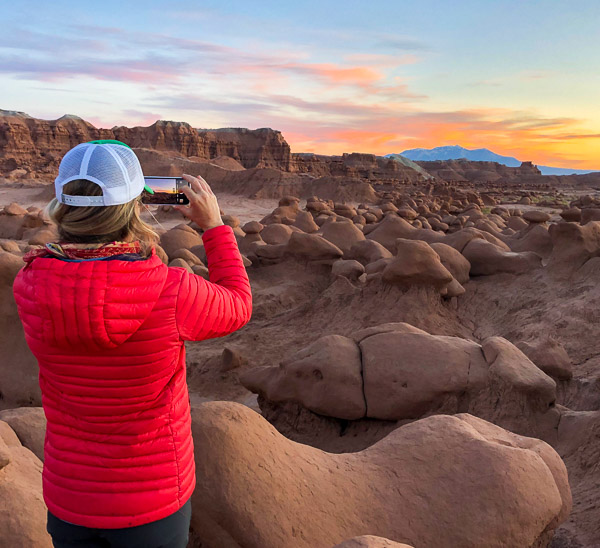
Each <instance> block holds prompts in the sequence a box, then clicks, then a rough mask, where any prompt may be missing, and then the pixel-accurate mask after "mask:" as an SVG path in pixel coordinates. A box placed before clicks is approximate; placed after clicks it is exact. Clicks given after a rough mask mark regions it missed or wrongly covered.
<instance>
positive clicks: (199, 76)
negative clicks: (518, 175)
mask: <svg viewBox="0 0 600 548" xmlns="http://www.w3.org/2000/svg"><path fill="white" fill-rule="evenodd" d="M199 16H200V15H199ZM22 30H23V34H22V40H19V41H14V40H13V39H12V38H11V37H9V36H8V35H4V36H3V37H0V74H3V75H5V76H8V77H9V78H11V79H13V80H20V81H21V82H22V81H28V82H33V84H32V88H33V87H35V88H44V89H45V90H46V92H50V90H51V88H55V91H60V92H67V91H72V90H74V89H76V90H79V89H81V88H82V87H83V86H84V85H89V86H90V89H92V88H93V86H94V85H95V84H94V81H96V82H97V83H98V85H101V86H102V87H105V86H106V87H108V88H110V89H116V90H120V89H127V90H128V91H129V92H130V94H129V96H128V97H129V98H128V99H123V100H122V101H121V100H120V95H119V94H118V93H117V94H116V95H115V96H116V97H119V101H120V102H119V101H117V102H116V103H115V105H114V108H113V110H112V116H113V117H114V120H111V114H110V111H109V110H108V109H106V110H105V111H103V113H102V114H97V115H94V114H92V116H90V117H89V119H90V121H92V122H93V123H95V124H102V125H103V127H107V126H108V127H110V126H112V125H120V124H123V123H127V124H134V125H149V124H150V123H152V122H153V121H154V120H155V119H158V118H162V117H166V118H168V119H174V120H181V121H188V122H190V123H192V124H194V125H196V126H205V125H206V124H207V123H208V122H207V121H208V120H211V121H215V122H214V123H215V124H218V125H221V126H248V127H264V126H270V127H273V128H276V129H280V130H282V131H283V132H284V136H285V137H286V138H287V139H288V141H289V142H290V144H291V145H292V147H293V150H295V151H298V152H300V151H312V152H320V153H339V152H342V151H366V152H374V153H379V154H384V153H389V152H398V151H400V150H403V149H404V148H411V147H418V146H423V147H431V146H439V145H444V144H461V145H463V146H468V147H482V146H484V147H488V148H493V149H494V150H495V151H496V152H499V153H503V154H508V155H512V156H517V157H519V158H521V159H533V160H534V161H536V162H539V163H544V164H551V163H552V162H553V161H554V162H556V160H557V159H562V158H564V157H565V155H566V154H567V151H568V152H569V154H570V159H571V165H572V166H573V167H576V165H575V164H576V163H577V162H578V161H579V158H580V157H581V154H583V153H581V154H580V155H579V156H578V148H577V147H579V148H582V146H583V145H585V144H586V143H592V142H596V141H597V139H598V138H599V137H600V134H598V133H596V132H595V131H593V130H590V131H586V129H585V120H581V119H578V118H576V117H566V116H544V115H542V114H540V113H539V112H538V111H534V110H533V109H529V110H528V109H516V108H514V109H510V108H496V109H493V108H468V109H460V108H452V107H447V108H444V109H442V108H439V105H437V107H436V105H435V103H434V102H433V100H432V99H431V98H430V97H429V96H428V95H426V94H425V93H422V92H419V91H416V89H415V86H413V84H412V82H413V80H410V79H408V78H406V77H405V76H404V74H405V72H406V69H407V67H411V66H412V65H419V64H420V63H422V62H423V59H424V58H425V57H426V56H427V52H428V51H431V50H430V47H429V46H428V45H427V44H425V43H423V42H421V41H419V40H415V39H412V38H410V37H402V36H401V37H398V36H390V35H386V34H381V33H374V32H365V33H363V34H362V35H361V36H360V40H361V42H365V43H369V44H370V45H371V46H372V45H376V46H377V52H376V53H374V52H373V50H372V49H365V50H361V49H359V48H357V49H343V48H341V49H342V50H341V51H339V50H335V51H334V50H332V51H321V50H320V49H319V48H311V47H309V46H305V47H296V46H294V45H293V44H289V47H277V48H274V47H269V45H268V44H265V43H264V42H261V41H256V42H252V43H251V44H250V45H248V47H243V46H241V45H239V44H236V46H233V45H231V44H232V43H233V42H229V43H226V42H223V43H222V42H218V41H211V40H209V39H196V38H193V37H190V36H186V37H178V36H173V35H170V34H168V33H166V32H140V31H134V30H126V29H120V28H115V27H99V26H93V25H86V26H82V25H77V26H71V27H67V28H66V29H59V28H57V29H56V30H55V31H50V30H47V31H44V32H43V33H42V32H39V31H34V30H29V29H22ZM307 32H313V35H312V36H313V38H316V37H318V38H322V37H323V36H324V33H325V32H326V31H325V30H323V29H311V30H310V31H307ZM332 32H333V31H332ZM335 33H336V37H337V38H339V40H340V43H352V40H353V39H354V40H355V41H356V36H354V37H353V36H352V32H350V31H348V30H346V29H335ZM263 34H264V33H263ZM90 37H94V38H90ZM417 68H419V67H417ZM553 76H554V75H553V73H551V72H549V71H541V70H540V71H536V70H533V69H532V70H527V71H520V72H515V73H514V74H513V75H512V77H511V78H512V79H514V80H515V81H518V82H521V83H522V85H523V86H528V87H532V86H534V85H538V83H539V82H543V80H544V79H549V78H551V77H553ZM90 82H91V84H90ZM528 82H529V83H528ZM49 84H50V85H49ZM505 84H506V80H505V79H504V78H503V77H499V76H497V75H491V76H490V78H488V79H482V80H480V81H479V82H478V84H477V85H479V86H493V87H498V88H500V86H503V85H505ZM471 85H472V84H471ZM111 86H112V87H111ZM133 96H134V99H132V97H133ZM94 100H104V101H105V102H108V98H106V97H104V96H102V97H96V98H89V100H88V103H90V104H91V102H92V101H94ZM76 113H77V112H76ZM77 114H79V113H77ZM565 143H566V144H565ZM588 154H589V152H588Z"/></svg>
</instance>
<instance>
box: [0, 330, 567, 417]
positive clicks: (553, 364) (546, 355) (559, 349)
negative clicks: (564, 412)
mask: <svg viewBox="0 0 600 548" xmlns="http://www.w3.org/2000/svg"><path fill="white" fill-rule="evenodd" d="M517 348H518V349H519V350H521V352H523V354H525V355H526V356H527V357H528V358H529V359H530V360H531V361H532V362H533V363H535V365H537V366H538V367H539V368H540V369H541V370H542V371H543V372H544V373H546V375H550V376H551V377H554V378H556V379H559V380H562V381H568V380H569V379H570V378H572V377H573V362H572V361H571V358H569V355H568V354H567V351H566V350H565V349H564V347H563V345H562V344H560V343H559V342H558V341H557V340H555V339H552V338H550V337H545V338H544V339H542V340H537V341H521V342H519V343H517ZM1 418H2V414H1V413H0V419H1Z"/></svg>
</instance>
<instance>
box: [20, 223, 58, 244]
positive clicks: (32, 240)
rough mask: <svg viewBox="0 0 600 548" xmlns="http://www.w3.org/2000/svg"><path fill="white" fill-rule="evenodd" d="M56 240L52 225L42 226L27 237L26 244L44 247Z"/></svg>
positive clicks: (55, 232)
mask: <svg viewBox="0 0 600 548" xmlns="http://www.w3.org/2000/svg"><path fill="white" fill-rule="evenodd" d="M57 239H58V232H57V230H56V228H55V227H54V226H53V225H42V226H40V227H39V228H37V229H35V231H34V232H33V234H32V235H31V236H29V239H28V240H27V243H28V244H29V245H46V244H47V243H49V242H54V241H56V240H57Z"/></svg>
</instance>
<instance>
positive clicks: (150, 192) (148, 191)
mask: <svg viewBox="0 0 600 548" xmlns="http://www.w3.org/2000/svg"><path fill="white" fill-rule="evenodd" d="M144 190H145V191H146V192H147V193H148V194H154V190H152V189H151V188H150V187H149V186H148V185H144Z"/></svg>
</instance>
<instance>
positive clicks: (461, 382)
mask: <svg viewBox="0 0 600 548" xmlns="http://www.w3.org/2000/svg"><path fill="white" fill-rule="evenodd" d="M332 337H333V338H332ZM335 337H338V336H335V335H328V336H326V337H321V338H320V339H317V340H316V341H315V342H313V343H312V344H311V345H309V346H308V347H307V348H305V349H304V350H301V351H300V352H299V355H300V356H303V355H304V354H306V353H308V354H309V355H310V357H311V360H302V359H297V358H294V359H293V361H292V364H291V366H290V365H288V364H286V367H280V368H279V369H278V368H276V367H267V368H259V369H256V370H254V371H253V372H251V373H249V374H248V375H249V376H248V377H244V378H242V383H243V384H244V386H246V387H247V388H248V389H249V390H251V391H253V392H256V393H258V394H260V395H261V396H262V397H263V398H264V399H265V400H267V401H273V402H275V403H286V402H296V403H299V404H300V405H301V406H303V407H306V408H307V409H310V410H311V411H314V412H316V413H318V414H320V415H325V416H330V417H336V418H340V419H346V418H349V417H350V416H354V419H353V420H356V419H358V418H361V417H360V416H358V415H359V414H360V413H363V412H364V413H365V415H364V416H366V417H367V418H371V419H379V420H387V421H399V420H414V419H417V418H421V417H423V416H427V415H430V414H438V413H451V414H452V413H459V412H469V413H471V414H473V415H476V416H478V417H480V418H483V419H486V420H490V421H491V422H494V423H496V424H499V425H500V426H502V427H504V428H509V429H511V430H512V431H515V432H518V433H520V434H524V435H535V436H537V437H539V436H540V435H545V434H547V433H548V432H549V431H552V429H553V428H555V426H556V425H557V424H558V421H559V418H560V417H559V414H558V412H557V410H556V409H555V407H554V406H555V402H556V383H555V381H554V380H553V379H551V378H550V377H549V376H548V375H547V374H545V373H544V372H543V371H542V370H541V369H539V368H538V367H537V366H536V365H535V364H534V363H533V362H532V361H531V360H529V359H528V358H527V356H526V355H525V354H523V352H521V351H520V350H519V349H518V348H517V347H515V346H514V345H512V344H511V343H509V342H508V341H507V340H505V339H502V338H500V337H491V338H489V339H485V340H484V342H483V344H482V345H479V344H477V343H475V342H473V341H468V340H465V339H461V338H458V337H447V336H439V335H430V334H429V333H427V332H425V331H422V330H420V329H417V328H414V327H413V326H410V325H408V324H403V323H389V324H383V325H381V326H375V327H371V328H367V329H363V330H360V331H359V332H357V333H354V334H353V335H352V337H351V340H352V341H353V343H355V344H358V345H359V346H360V351H359V352H358V356H359V359H360V361H361V364H362V366H361V368H358V369H357V370H358V371H359V372H360V373H361V377H358V376H356V377H353V381H352V383H351V384H350V386H351V388H352V390H353V392H352V393H353V394H355V396H354V397H353V398H351V397H349V396H348V402H356V401H360V399H358V396H357V394H358V393H359V392H360V393H361V394H362V395H363V397H364V400H365V408H364V411H363V409H362V408H361V407H358V406H357V405H354V404H352V405H344V403H343V398H338V397H337V392H336V391H335V390H334V389H333V388H332V387H331V386H329V384H330V383H331V384H334V383H335V382H339V381H336V377H338V376H339V371H340V370H344V368H345V367H347V364H346V362H347V361H348V358H347V356H346V354H347V355H350V356H352V355H354V353H353V350H352V345H351V344H350V342H349V341H350V339H346V338H345V337H342V338H341V339H337V338H335ZM341 340H343V343H344V344H343V349H342V350H340V351H336V346H339V347H340V348H342V344H341V342H340V341H341ZM334 343H335V345H336V346H334ZM323 349H324V350H323ZM317 363H318V368H317V365H316V364H317ZM357 367H358V364H357ZM316 369H318V371H319V372H320V375H323V377H324V379H326V380H327V383H325V381H322V382H321V379H320V375H317V377H318V379H319V381H320V382H321V384H320V385H322V386H323V391H319V392H318V393H317V392H316V389H315V388H314V386H313V385H315V384H317V385H319V383H317V382H316V381H315V380H314V379H313V378H311V375H314V374H315V370H316ZM331 372H334V374H332V373H331ZM307 379H309V380H310V383H308V384H307ZM357 384H358V387H357ZM347 386H348V382H347V381H346V380H344V381H343V385H342V386H340V388H339V389H338V390H346V388H347ZM358 388H360V390H358ZM325 392H328V393H331V394H335V397H334V398H330V399H327V398H325V397H321V396H322V394H324V393H325ZM317 395H318V396H319V399H318V402H315V400H314V398H315V397H316V396H317ZM344 396H346V394H344ZM317 409H318V411H317Z"/></svg>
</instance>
